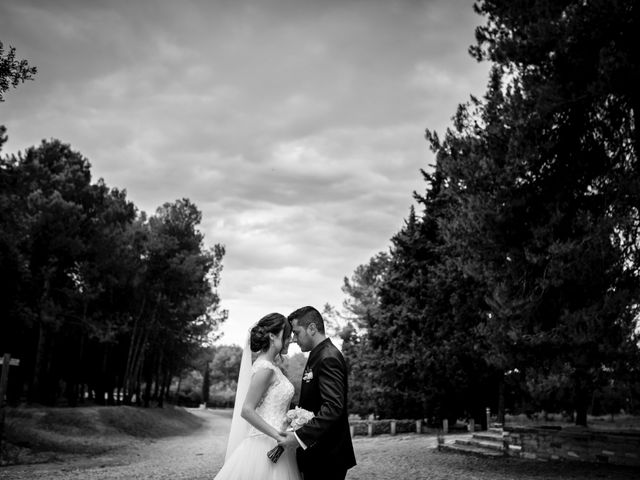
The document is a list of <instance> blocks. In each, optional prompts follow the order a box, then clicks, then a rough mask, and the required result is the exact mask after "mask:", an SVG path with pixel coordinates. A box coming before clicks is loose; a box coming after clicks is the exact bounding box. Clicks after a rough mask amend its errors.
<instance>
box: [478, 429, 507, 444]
mask: <svg viewBox="0 0 640 480" xmlns="http://www.w3.org/2000/svg"><path fill="white" fill-rule="evenodd" d="M473 438H475V439H476V440H485V441H487V442H498V443H500V444H501V445H502V434H497V433H492V432H483V433H474V434H473Z"/></svg>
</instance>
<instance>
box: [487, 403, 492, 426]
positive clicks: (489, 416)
mask: <svg viewBox="0 0 640 480" xmlns="http://www.w3.org/2000/svg"><path fill="white" fill-rule="evenodd" d="M490 428H491V409H490V408H487V430H489V429H490Z"/></svg>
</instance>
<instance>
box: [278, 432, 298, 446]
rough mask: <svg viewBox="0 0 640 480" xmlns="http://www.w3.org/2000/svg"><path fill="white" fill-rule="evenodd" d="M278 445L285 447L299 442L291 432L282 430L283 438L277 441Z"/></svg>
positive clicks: (296, 444)
mask: <svg viewBox="0 0 640 480" xmlns="http://www.w3.org/2000/svg"><path fill="white" fill-rule="evenodd" d="M278 445H280V446H282V447H284V448H287V447H298V446H299V445H300V444H299V443H298V440H297V439H296V436H295V435H294V434H293V433H292V432H284V439H283V440H280V441H279V442H278Z"/></svg>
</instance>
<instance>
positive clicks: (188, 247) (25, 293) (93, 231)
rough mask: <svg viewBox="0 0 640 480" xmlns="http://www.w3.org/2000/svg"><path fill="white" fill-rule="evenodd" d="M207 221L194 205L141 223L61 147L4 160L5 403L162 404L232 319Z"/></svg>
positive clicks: (0, 347)
mask: <svg viewBox="0 0 640 480" xmlns="http://www.w3.org/2000/svg"><path fill="white" fill-rule="evenodd" d="M0 128H2V127H0ZM4 133H5V130H4V128H2V130H1V131H0V147H1V146H2V144H3V143H4V142H5V141H6V137H5V135H4ZM200 221H201V213H200V212H199V211H198V209H197V207H196V206H195V205H194V204H193V203H191V202H190V201H189V200H188V199H182V200H178V201H175V202H173V203H165V204H164V205H162V206H161V207H160V208H158V209H157V211H156V213H155V214H154V215H152V216H147V215H145V214H144V212H140V211H139V210H138V209H137V208H136V206H135V205H134V204H133V203H132V202H130V201H128V200H127V198H126V194H125V192H124V191H122V190H118V189H115V188H109V187H108V186H107V185H106V184H105V183H104V181H102V180H98V181H97V182H92V181H91V170H90V164H89V162H88V160H87V159H86V158H84V157H83V156H82V155H81V154H80V153H78V152H75V151H73V150H72V149H71V148H70V147H69V146H68V145H65V144H63V143H61V142H59V141H57V140H52V141H43V142H42V144H41V145H39V146H37V147H32V148H29V149H27V150H26V151H25V152H24V153H20V154H18V155H4V156H2V157H0V355H1V354H3V353H10V354H11V355H12V356H13V357H14V358H19V359H20V366H19V367H11V372H10V375H9V388H8V398H9V401H10V402H14V403H15V402H19V401H22V400H28V401H31V402H39V403H44V404H55V403H59V402H60V401H61V400H64V402H65V403H67V404H69V405H75V404H76V403H77V402H78V401H81V400H84V399H85V398H91V399H93V400H94V401H96V402H98V403H103V402H108V403H120V402H122V403H125V404H126V403H130V402H131V401H132V399H134V398H135V400H136V402H137V403H143V404H146V405H148V404H149V402H150V400H152V399H155V400H156V401H157V402H158V403H160V404H162V402H163V400H164V398H165V396H166V393H167V389H168V387H169V385H170V383H171V380H172V378H173V377H174V376H175V375H179V374H180V373H181V372H182V370H183V369H184V368H185V366H187V365H189V364H190V363H191V362H192V360H193V357H195V356H197V355H199V354H200V352H201V345H202V344H203V343H204V342H205V341H206V339H207V337H208V335H210V334H211V332H212V331H213V330H214V328H215V326H216V325H217V324H218V323H219V322H221V321H223V320H224V318H225V316H226V312H224V311H220V310H219V300H220V299H219V298H218V295H217V293H216V291H217V287H218V284H219V281H220V273H221V269H222V259H223V256H224V253H225V250H224V247H223V246H221V245H215V246H214V247H213V248H207V247H205V245H204V242H203V235H202V233H200V231H199V230H198V226H199V224H200Z"/></svg>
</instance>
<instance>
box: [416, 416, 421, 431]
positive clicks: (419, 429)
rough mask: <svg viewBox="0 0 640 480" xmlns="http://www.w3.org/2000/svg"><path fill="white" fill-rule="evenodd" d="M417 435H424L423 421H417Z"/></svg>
mask: <svg viewBox="0 0 640 480" xmlns="http://www.w3.org/2000/svg"><path fill="white" fill-rule="evenodd" d="M416 433H417V434H418V435H419V434H421V433H422V419H420V420H416Z"/></svg>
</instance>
